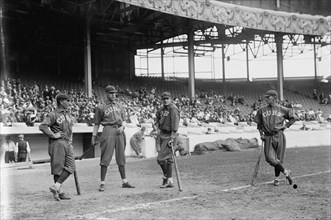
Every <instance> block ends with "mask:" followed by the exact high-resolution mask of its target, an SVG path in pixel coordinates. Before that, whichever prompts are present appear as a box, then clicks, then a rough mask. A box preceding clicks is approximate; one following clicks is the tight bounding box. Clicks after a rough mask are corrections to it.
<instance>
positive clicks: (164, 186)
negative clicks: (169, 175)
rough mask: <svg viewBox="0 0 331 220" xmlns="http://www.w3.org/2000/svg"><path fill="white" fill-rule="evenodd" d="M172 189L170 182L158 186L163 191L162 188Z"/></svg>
mask: <svg viewBox="0 0 331 220" xmlns="http://www.w3.org/2000/svg"><path fill="white" fill-rule="evenodd" d="M172 187H174V185H173V184H172V183H170V182H167V183H166V184H164V185H162V186H160V188H162V189H164V188H172Z"/></svg>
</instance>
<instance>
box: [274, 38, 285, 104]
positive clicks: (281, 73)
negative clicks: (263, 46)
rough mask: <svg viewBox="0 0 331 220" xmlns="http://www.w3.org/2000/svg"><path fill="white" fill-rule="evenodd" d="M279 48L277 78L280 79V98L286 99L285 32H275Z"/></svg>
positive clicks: (277, 48)
mask: <svg viewBox="0 0 331 220" xmlns="http://www.w3.org/2000/svg"><path fill="white" fill-rule="evenodd" d="M275 41H276V50H277V79H278V98H279V100H281V101H282V100H284V91H283V89H284V68H283V34H281V33H276V34H275Z"/></svg>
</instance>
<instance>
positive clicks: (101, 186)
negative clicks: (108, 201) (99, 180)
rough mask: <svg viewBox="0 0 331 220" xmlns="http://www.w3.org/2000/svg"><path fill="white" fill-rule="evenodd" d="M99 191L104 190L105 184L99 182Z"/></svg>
mask: <svg viewBox="0 0 331 220" xmlns="http://www.w3.org/2000/svg"><path fill="white" fill-rule="evenodd" d="M99 191H100V192H103V191H105V184H100V187H99Z"/></svg>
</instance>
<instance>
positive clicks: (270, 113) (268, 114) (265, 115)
mask: <svg viewBox="0 0 331 220" xmlns="http://www.w3.org/2000/svg"><path fill="white" fill-rule="evenodd" d="M271 115H276V116H278V117H280V116H281V115H282V114H281V112H279V111H277V110H272V111H265V112H263V117H268V116H271Z"/></svg>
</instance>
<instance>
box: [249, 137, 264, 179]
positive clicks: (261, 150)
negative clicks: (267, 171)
mask: <svg viewBox="0 0 331 220" xmlns="http://www.w3.org/2000/svg"><path fill="white" fill-rule="evenodd" d="M263 145H264V141H262V145H261V149H260V153H259V158H258V160H257V163H256V165H255V169H254V173H253V177H252V181H251V185H252V186H254V180H255V178H256V176H257V173H258V171H259V166H260V161H261V157H262V153H263Z"/></svg>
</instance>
